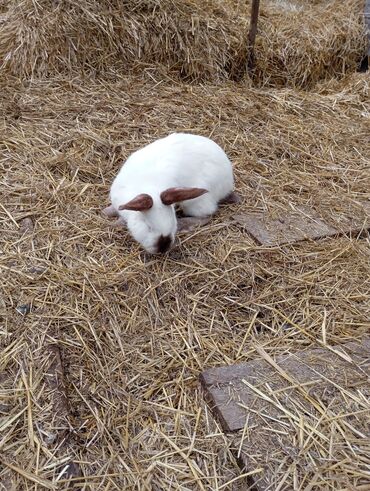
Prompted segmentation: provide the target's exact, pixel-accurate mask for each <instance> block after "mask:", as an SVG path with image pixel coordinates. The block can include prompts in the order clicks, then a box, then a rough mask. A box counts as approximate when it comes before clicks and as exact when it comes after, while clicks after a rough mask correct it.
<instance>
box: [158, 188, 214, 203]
mask: <svg viewBox="0 0 370 491" xmlns="http://www.w3.org/2000/svg"><path fill="white" fill-rule="evenodd" d="M205 193H208V191H207V189H202V188H169V189H166V191H163V192H162V193H161V201H162V203H163V204H164V205H172V204H173V203H179V202H180V201H186V200H188V199H194V198H198V197H199V196H202V194H205Z"/></svg>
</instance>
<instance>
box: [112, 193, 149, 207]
mask: <svg viewBox="0 0 370 491" xmlns="http://www.w3.org/2000/svg"><path fill="white" fill-rule="evenodd" d="M152 206H153V199H152V197H151V196H149V194H138V195H137V196H136V197H135V198H133V199H132V200H131V201H129V202H128V203H126V204H124V205H121V206H120V207H119V208H118V209H119V210H130V211H145V210H149V209H150V208H151V207H152Z"/></svg>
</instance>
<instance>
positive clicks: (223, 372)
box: [200, 336, 370, 490]
mask: <svg viewBox="0 0 370 491" xmlns="http://www.w3.org/2000/svg"><path fill="white" fill-rule="evenodd" d="M259 354H260V355H261V358H262V359H258V360H254V361H251V362H249V363H242V364H237V365H233V366H227V367H219V368H211V369H208V370H205V371H204V372H203V373H202V374H201V376H200V380H201V384H202V386H203V388H204V393H205V397H206V400H207V401H208V403H209V405H210V406H211V408H212V411H213V412H214V414H215V416H216V418H217V419H218V420H219V422H220V423H221V426H222V428H223V429H224V431H225V432H227V433H229V434H230V435H229V438H231V440H232V441H233V442H234V447H235V451H236V453H237V454H238V458H239V460H240V463H241V465H243V467H245V470H246V471H247V472H252V471H256V470H257V469H263V472H259V473H258V474H256V475H255V476H254V485H255V486H256V488H255V489H256V490H264V489H270V490H271V489H276V488H277V486H278V484H279V482H280V481H279V479H281V478H282V476H283V475H284V473H285V474H286V476H288V477H287V482H286V487H283V488H282V489H286V490H288V489H289V490H290V489H293V480H294V479H296V480H298V481H297V482H299V481H300V480H301V482H303V481H304V472H305V471H304V469H305V468H307V469H308V468H309V467H310V466H311V467H312V462H311V461H310V459H312V455H314V458H315V459H316V464H317V465H323V466H325V465H328V466H329V464H328V462H329V461H330V458H329V456H330V455H331V454H330V452H332V461H333V462H335V461H336V459H340V458H342V457H343V455H345V452H346V444H345V442H342V441H340V440H341V438H342V433H341V432H347V431H348V428H351V430H350V434H351V438H353V437H354V436H356V435H357V436H356V438H357V440H358V441H357V440H356V445H357V449H358V451H359V455H361V450H360V449H361V445H362V443H363V444H364V446H365V447H366V445H367V444H366V442H367V443H369V442H370V433H369V426H368V423H366V418H368V414H370V413H369V411H370V403H369V401H367V400H366V397H367V396H369V395H370V337H369V336H367V337H365V338H364V339H363V340H362V341H361V342H349V343H347V344H345V345H343V346H337V347H335V348H334V349H333V348H332V349H330V350H329V349H327V348H318V349H311V350H307V351H302V352H298V353H295V354H287V355H282V356H279V357H277V358H276V359H275V360H272V359H271V357H269V355H268V354H267V353H266V352H265V351H264V350H263V349H262V348H260V349H259ZM360 394H362V396H361V395H360ZM351 414H356V415H358V416H356V417H352V416H351ZM360 415H362V419H361V416H360ZM348 425H350V426H348ZM338 428H339V429H338ZM341 428H343V429H341ZM237 431H239V433H238V434H236V433H235V432H237ZM232 435H234V436H232ZM359 435H361V437H359ZM362 437H363V438H362ZM311 440H312V442H311ZM307 442H311V445H312V444H313V443H314V444H315V445H317V446H318V449H319V450H318V451H319V453H317V452H316V453H315V452H314V453H313V454H312V455H311V456H310V458H306V453H305V449H306V446H307V445H308V443H307ZM315 450H316V449H315ZM342 450H343V455H342V454H341V451H342ZM320 452H321V455H320ZM343 458H344V457H343ZM284 462H285V464H284ZM289 466H292V467H291V468H290V467H289ZM294 469H295V470H294ZM302 469H303V470H302ZM294 473H295V474H294ZM294 476H295V477H294ZM338 479H339V478H338ZM338 483H339V481H338ZM298 487H299V486H298V485H297V488H296V489H298ZM341 487H345V486H341ZM294 489H295V488H294ZM300 489H301V488H300ZM337 489H339V488H337Z"/></svg>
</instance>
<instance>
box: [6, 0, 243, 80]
mask: <svg viewBox="0 0 370 491" xmlns="http://www.w3.org/2000/svg"><path fill="white" fill-rule="evenodd" d="M223 16H226V17H227V13H226V12H225V11H224V9H220V8H219V9H218V10H216V9H211V10H210V11H208V10H207V9H206V8H205V6H204V5H203V4H202V2H197V1H196V0H195V1H192V0H186V1H181V0H144V1H141V0H136V1H135V0H134V1H131V0H126V1H123V2H122V1H119V0H104V1H102V2H101V1H95V0H90V1H89V0H82V1H78V2H77V1H71V2H69V1H61V2H52V1H49V0H42V1H40V2H37V3H36V2H33V1H32V0H23V1H21V2H20V1H10V2H8V10H7V12H6V14H5V15H3V20H2V32H1V35H0V58H1V59H3V60H4V67H5V68H7V70H8V71H9V72H10V73H12V74H14V75H16V76H19V77H22V78H23V77H30V76H46V75H51V74H59V73H71V74H73V73H75V72H78V73H84V74H89V75H94V74H96V75H101V74H106V75H110V76H114V72H115V71H119V72H120V73H125V72H127V70H131V69H132V68H133V67H134V66H136V65H139V66H140V68H142V67H143V66H145V64H149V65H152V64H156V63H157V64H158V63H159V64H163V65H165V66H166V67H168V68H170V69H171V70H174V71H176V72H178V73H180V74H181V76H182V77H184V78H188V77H189V78H212V79H217V78H219V77H221V76H225V75H226V68H225V67H226V66H227V65H228V64H229V63H230V61H231V60H233V59H234V58H236V57H237V51H238V43H239V42H240V37H239V33H238V32H234V30H233V28H232V27H233V26H232V24H231V23H230V22H227V21H226V22H223V20H222V18H223Z"/></svg>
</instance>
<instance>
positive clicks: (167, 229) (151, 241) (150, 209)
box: [118, 188, 208, 254]
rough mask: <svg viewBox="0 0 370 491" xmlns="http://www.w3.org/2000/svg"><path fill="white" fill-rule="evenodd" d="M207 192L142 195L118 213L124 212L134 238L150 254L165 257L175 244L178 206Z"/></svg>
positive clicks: (188, 190) (182, 190)
mask: <svg viewBox="0 0 370 491" xmlns="http://www.w3.org/2000/svg"><path fill="white" fill-rule="evenodd" d="M207 192H208V191H207V190H206V189H201V188H169V189H166V190H165V191H163V192H162V193H160V195H159V196H150V195H149V194H139V195H137V196H136V197H135V198H133V199H132V200H130V201H129V202H128V203H125V204H122V205H121V206H119V208H118V209H119V210H120V211H121V212H124V219H125V221H126V222H127V227H128V230H129V231H130V233H131V235H132V237H133V238H134V239H135V240H136V241H137V242H139V243H140V244H141V245H142V246H143V248H144V249H145V250H146V251H147V252H149V253H150V254H161V253H165V252H167V251H168V250H169V249H170V248H171V247H172V246H173V244H174V242H175V235H176V231H177V219H176V212H175V207H174V205H175V203H180V202H182V201H186V200H189V199H194V198H198V197H199V196H202V195H203V194H205V193H207Z"/></svg>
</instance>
